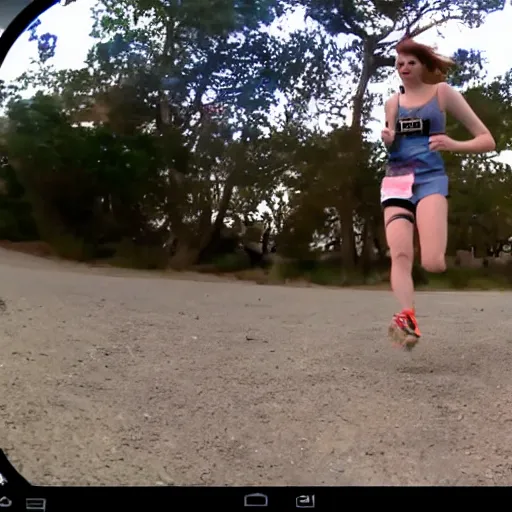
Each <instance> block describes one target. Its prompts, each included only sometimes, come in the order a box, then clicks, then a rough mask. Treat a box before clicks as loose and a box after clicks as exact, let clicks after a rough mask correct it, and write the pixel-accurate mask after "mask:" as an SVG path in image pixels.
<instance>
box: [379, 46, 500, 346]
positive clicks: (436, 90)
mask: <svg viewBox="0 0 512 512" xmlns="http://www.w3.org/2000/svg"><path fill="white" fill-rule="evenodd" d="M396 53H397V58H396V69H397V70H398V74H399V76H400V78H401V81H402V87H400V91H401V93H399V94H394V95H393V96H392V97H391V98H389V99H388V100H387V101H386V103H385V107H384V109H385V115H386V128H384V129H383V130H382V134H381V136H382V140H383V142H384V144H385V145H386V146H387V147H388V151H389V155H388V165H387V169H386V175H385V177H384V179H383V181H382V184H381V204H382V208H383V212H384V225H385V229H386V239H387V243H388V247H389V250H390V256H391V288H392V290H393V292H394V294H395V296H396V298H397V300H398V303H399V304H400V307H401V311H400V312H399V313H397V314H395V315H394V316H393V320H392V322H391V324H390V326H389V335H390V337H391V339H392V341H393V343H394V344H395V345H398V346H400V347H403V348H406V349H409V350H410V349H412V348H413V347H414V346H415V345H416V343H417V342H418V340H419V338H420V336H421V333H420V329H419V327H418V322H417V321H416V315H415V309H414V284H413V279H412V265H413V258H414V248H413V236H414V226H415V225H416V227H417V229H418V235H419V240H420V246H421V264H422V266H423V268H424V269H425V270H427V271H428V272H438V273H440V272H444V271H445V270H446V262H445V252H446V247H447V236H448V200H447V198H448V176H447V174H446V170H445V166H444V162H443V157H442V155H441V151H453V152H456V153H486V152H488V151H493V150H494V149H495V147H496V143H495V141H494V138H493V136H492V135H491V133H490V132H489V130H488V129H487V127H486V126H485V125H484V124H483V123H482V121H481V120H480V119H479V118H478V116H477V115H476V114H475V113H474V112H473V110H472V109H471V107H470V106H469V105H468V103H467V102H466V100H465V99H464V97H463V96H462V94H461V93H459V92H458V91H456V90H455V89H453V88H452V87H451V86H450V85H448V84H447V83H446V82H445V79H446V74H447V72H448V70H449V69H450V67H451V66H452V65H453V64H454V62H453V61H452V60H450V59H447V58H446V57H442V56H440V55H439V54H437V53H436V52H435V51H434V50H433V49H432V48H430V47H428V46H425V45H422V44H419V43H417V42H415V41H414V40H413V39H411V38H409V37H406V38H404V39H402V41H400V42H399V43H398V45H397V46H396ZM446 112H449V113H450V114H452V115H453V116H454V117H455V119H457V120H458V121H459V122H461V123H462V124H463V125H464V126H465V127H466V128H467V130H468V131H469V132H470V133H471V134H472V135H473V138H472V139H470V140H465V141H457V140H453V139H452V138H450V137H448V136H447V135H446V134H445V129H446Z"/></svg>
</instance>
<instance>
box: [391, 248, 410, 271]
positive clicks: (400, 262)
mask: <svg viewBox="0 0 512 512" xmlns="http://www.w3.org/2000/svg"><path fill="white" fill-rule="evenodd" d="M413 259H414V255H413V254H412V253H410V252H409V251H391V264H392V265H395V266H400V267H407V268H412V263H413Z"/></svg>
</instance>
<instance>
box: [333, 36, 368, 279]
mask: <svg viewBox="0 0 512 512" xmlns="http://www.w3.org/2000/svg"><path fill="white" fill-rule="evenodd" d="M374 46H375V45H374V42H373V40H371V39H366V40H365V41H364V43H363V62H362V69H361V75H360V76H359V82H358V84H357V89H356V94H355V96H354V99H353V101H352V123H351V125H350V132H351V133H352V136H353V137H352V140H353V142H354V146H353V150H352V155H353V157H352V162H353V169H352V172H353V173H356V172H357V165H358V164H359V163H360V162H361V157H362V154H363V134H362V130H361V122H362V117H363V102H364V95H365V94H366V90H367V88H368V83H369V81H370V77H371V72H372V67H373V50H374ZM345 187H346V189H347V190H348V191H349V193H348V194H347V193H345V194H344V198H343V205H342V207H341V208H340V210H339V211H340V219H341V220H342V226H341V229H342V240H343V242H342V247H341V253H342V261H343V266H344V267H345V268H347V269H349V270H350V269H352V270H353V269H354V268H355V267H356V265H357V252H356V247H355V239H354V218H353V215H354V209H355V208H354V206H355V205H354V199H353V197H352V195H351V191H352V189H353V180H352V179H351V177H350V178H349V179H348V180H347V183H345Z"/></svg>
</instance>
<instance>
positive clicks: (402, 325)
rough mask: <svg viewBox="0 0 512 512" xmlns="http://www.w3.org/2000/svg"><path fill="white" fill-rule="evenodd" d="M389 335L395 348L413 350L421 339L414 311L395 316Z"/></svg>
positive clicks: (404, 311) (405, 311)
mask: <svg viewBox="0 0 512 512" xmlns="http://www.w3.org/2000/svg"><path fill="white" fill-rule="evenodd" d="M388 333H389V337H390V338H391V341H392V343H393V345H394V346H398V347H401V348H404V349H406V350H412V349H413V348H414V346H415V345H416V343H418V341H419V339H420V337H421V332H420V329H419V327H418V322H417V321H416V316H415V313H414V310H413V309H410V310H405V309H404V310H403V311H402V312H401V313H397V314H395V315H393V320H392V321H391V324H390V325H389V329H388Z"/></svg>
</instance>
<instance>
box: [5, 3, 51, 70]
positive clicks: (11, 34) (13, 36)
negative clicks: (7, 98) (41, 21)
mask: <svg viewBox="0 0 512 512" xmlns="http://www.w3.org/2000/svg"><path fill="white" fill-rule="evenodd" d="M1 1H2V0H0V2H1ZM58 3H59V0H32V2H31V3H30V4H28V5H27V6H26V7H25V8H24V9H23V10H22V11H21V12H20V13H19V14H18V15H17V16H16V17H15V18H14V19H13V20H12V21H11V23H9V25H8V26H7V28H6V29H5V31H4V32H3V33H2V35H1V36H0V67H2V64H3V63H4V60H5V58H6V57H7V54H8V53H9V50H10V49H11V48H12V47H13V45H14V43H15V42H16V41H17V39H18V38H19V37H20V36H21V34H23V32H25V30H26V29H27V28H28V27H29V26H30V25H31V24H32V22H33V21H34V20H36V19H37V18H38V17H39V16H41V14H43V12H45V11H47V10H48V9H49V8H50V7H53V6H54V5H56V4H58Z"/></svg>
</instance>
